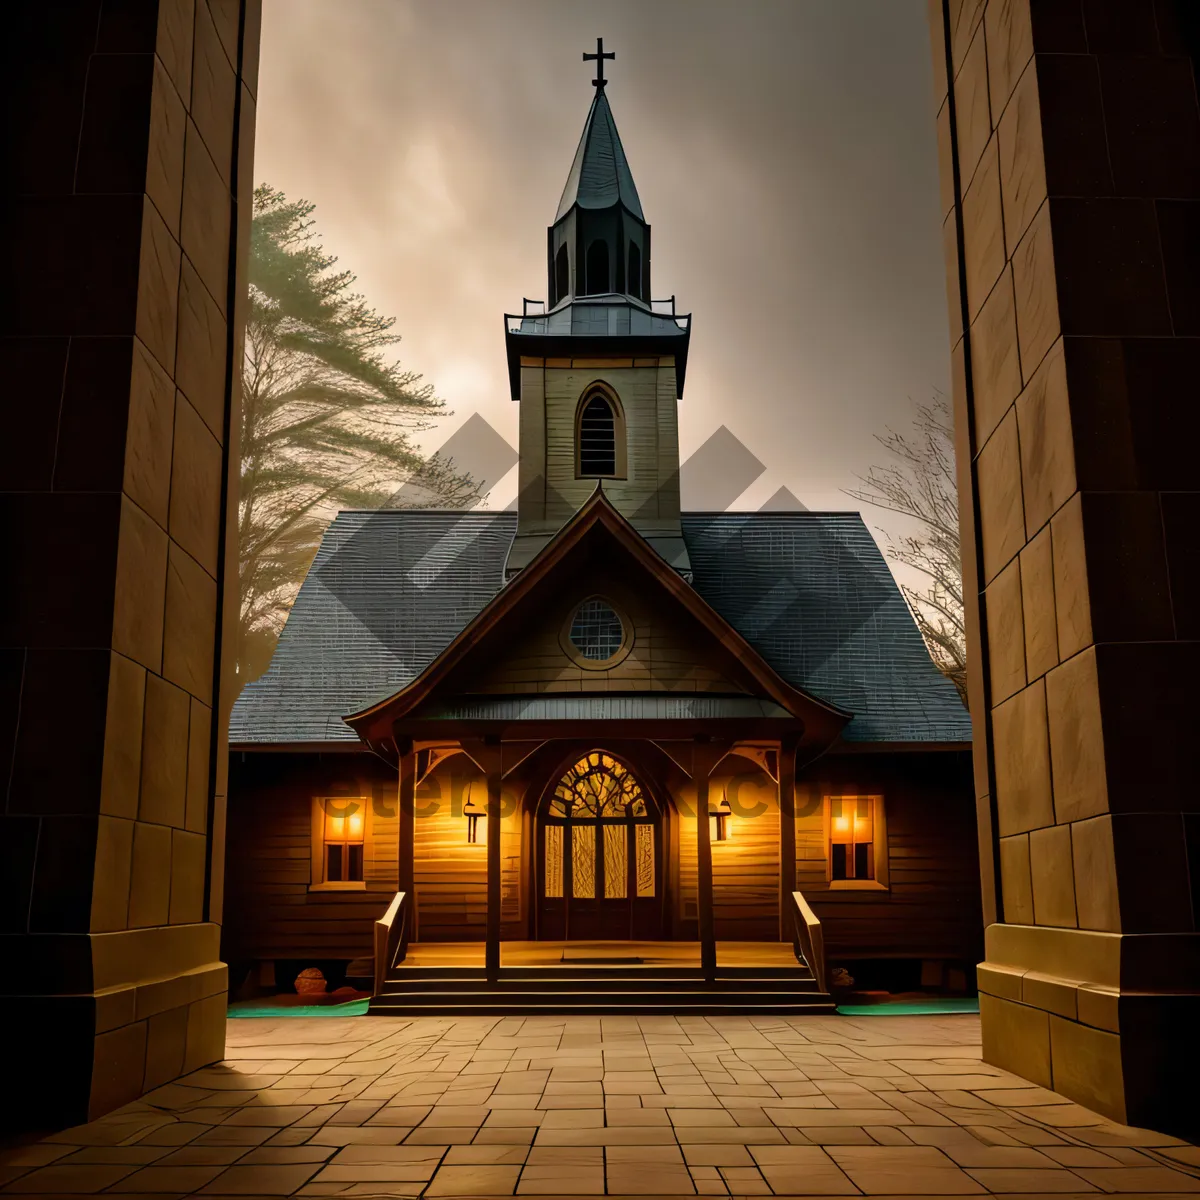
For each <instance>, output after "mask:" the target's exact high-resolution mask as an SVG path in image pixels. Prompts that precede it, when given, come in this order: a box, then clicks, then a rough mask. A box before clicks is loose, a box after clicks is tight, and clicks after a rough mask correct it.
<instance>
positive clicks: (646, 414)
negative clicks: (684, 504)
mask: <svg viewBox="0 0 1200 1200" xmlns="http://www.w3.org/2000/svg"><path fill="white" fill-rule="evenodd" d="M668 361H669V360H667V359H662V360H659V365H658V366H614V365H612V363H611V362H609V361H603V362H602V361H601V360H596V365H595V366H582V365H579V362H578V360H577V362H576V365H573V366H566V367H552V366H546V367H534V366H522V367H521V415H520V426H521V427H520V436H521V465H520V469H519V474H520V481H519V483H520V496H521V502H520V510H519V514H520V515H519V526H518V534H519V535H520V534H528V533H547V534H552V533H556V532H557V531H558V529H559V527H560V526H561V525H562V523H563V522H564V521H565V520H567V518H568V517H570V515H571V514H572V513H573V512H575V510H576V509H578V508H579V507H580V505H582V504H583V502H584V501H585V500H586V499H587V498H588V496H589V495H591V493H592V491H593V489H594V488H595V480H593V479H576V478H575V417H576V413H577V411H578V407H579V401H580V399H581V397H582V396H583V394H584V393H585V392H586V391H587V389H588V388H589V387H590V386H591V385H592V384H594V383H604V384H607V385H608V386H609V387H610V388H612V390H613V391H614V392H616V394H617V395H618V396H619V397H620V401H621V408H622V411H623V413H624V417H625V437H626V468H627V469H626V478H625V479H614V480H606V481H605V484H604V491H605V494H606V495H607V496H608V497H609V499H610V500H611V501H612V502H613V505H614V506H615V507H616V509H617V511H618V512H620V513H621V514H622V515H623V516H625V517H626V518H627V519H629V520H630V521H632V522H633V524H634V525H635V526H636V528H637V529H638V531H639V532H640V533H642V534H647V533H654V532H661V533H665V534H673V535H675V536H678V535H679V432H678V428H679V423H678V401H677V400H676V397H675V367H674V364H673V362H672V363H671V364H670V365H667V364H668Z"/></svg>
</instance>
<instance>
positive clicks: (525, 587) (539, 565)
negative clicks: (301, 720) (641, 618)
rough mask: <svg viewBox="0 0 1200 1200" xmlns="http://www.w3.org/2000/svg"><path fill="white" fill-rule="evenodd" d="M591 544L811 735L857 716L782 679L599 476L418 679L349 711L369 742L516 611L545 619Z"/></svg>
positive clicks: (827, 732) (492, 639) (510, 622)
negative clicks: (562, 582)
mask: <svg viewBox="0 0 1200 1200" xmlns="http://www.w3.org/2000/svg"><path fill="white" fill-rule="evenodd" d="M584 547H586V550H587V553H588V554H595V553H596V550H597V548H598V547H603V548H605V549H606V550H609V551H611V550H616V552H617V554H618V558H617V560H616V561H617V562H618V563H619V564H620V571H621V573H622V574H624V575H625V576H626V578H627V579H636V580H637V581H638V586H639V587H644V588H648V589H649V590H650V591H651V592H654V593H655V594H657V595H659V596H660V597H662V598H663V599H664V600H665V601H666V602H667V603H668V604H669V605H670V606H671V607H670V609H669V611H670V612H671V613H672V617H673V619H674V620H680V619H682V620H684V621H687V620H689V619H690V620H691V621H694V622H695V623H696V624H697V625H698V626H699V627H700V629H702V630H703V631H704V633H705V635H706V636H707V637H708V638H710V639H712V641H713V643H714V644H715V646H716V648H717V650H718V652H719V654H720V655H721V656H723V657H725V658H726V660H727V662H728V664H729V666H730V668H731V669H732V670H733V671H734V672H735V673H736V674H738V675H741V676H742V677H743V679H744V681H745V682H748V683H750V685H751V687H752V688H753V689H754V690H755V691H757V692H760V693H761V694H762V695H763V696H764V697H765V698H768V699H770V700H772V701H774V703H775V704H777V705H779V706H780V707H781V708H782V709H783V710H784V713H785V715H790V716H792V717H795V718H797V719H798V720H800V721H801V722H802V723H803V726H804V730H805V740H806V741H809V740H810V739H811V740H812V741H813V742H815V743H819V744H820V745H822V746H824V745H828V744H829V743H830V742H832V741H833V739H834V738H835V737H836V736H837V734H838V732H839V731H840V730H841V728H842V726H843V725H844V724H845V723H846V721H847V720H848V719H849V717H850V716H851V714H850V713H848V712H842V711H840V710H838V708H837V707H836V706H835V705H830V704H828V703H826V702H824V701H822V700H820V699H817V698H816V697H813V696H809V695H808V694H807V693H805V692H804V690H803V689H801V688H797V687H795V686H794V685H792V684H790V683H788V682H787V681H786V680H784V679H781V678H780V677H779V675H778V674H777V673H776V672H775V670H774V669H773V668H772V667H771V665H770V663H768V662H767V661H766V660H765V659H764V658H763V657H762V655H760V654H759V653H758V652H757V651H756V650H755V649H754V647H753V646H751V645H750V644H749V643H748V642H747V641H746V640H745V639H744V638H743V637H742V636H741V634H739V633H738V632H737V630H736V629H734V628H733V627H732V626H730V625H729V623H728V622H727V621H726V620H725V619H724V618H723V617H722V616H721V614H720V613H718V612H717V611H716V610H715V609H713V608H712V607H711V606H710V605H709V604H707V603H706V602H705V601H704V599H703V598H702V597H701V596H700V595H699V594H698V593H697V592H696V591H695V589H694V588H692V587H690V586H689V585H688V584H687V583H685V582H684V581H683V579H682V578H681V577H680V575H679V573H678V572H677V571H676V570H675V569H674V568H673V567H671V566H669V565H668V564H667V563H666V562H665V561H664V560H663V559H662V558H661V557H659V555H658V554H657V553H655V551H654V550H653V549H652V548H651V547H650V545H649V543H648V542H647V541H646V540H645V539H644V538H643V537H642V536H641V535H640V534H639V533H638V532H637V531H636V530H635V529H634V528H633V526H632V525H631V524H630V523H629V522H628V521H627V520H626V519H625V518H624V517H623V516H622V515H621V514H620V513H619V512H618V511H617V510H616V509H615V508H614V507H613V505H612V502H611V501H610V500H609V499H608V497H607V496H606V495H605V494H604V488H603V485H601V484H600V483H599V482H598V483H597V487H596V490H595V491H594V492H593V493H592V494H591V496H589V497H588V499H587V500H586V501H585V502H584V503H583V504H582V505H581V506H580V508H579V509H578V511H577V512H576V513H575V514H574V516H572V517H571V519H570V520H569V521H567V523H566V524H565V525H563V527H562V528H561V529H560V530H559V531H558V532H557V533H556V534H555V535H554V537H553V538H552V539H551V540H550V541H549V542H547V543H546V545H545V546H543V547H542V549H541V550H540V551H539V552H538V553H537V554H536V555H535V556H534V558H533V559H532V560H531V561H530V562H529V563H528V565H527V566H525V567H524V568H523V569H522V571H521V572H520V574H518V575H517V576H516V578H515V579H513V580H512V581H511V582H509V583H508V584H507V585H506V587H505V588H504V589H503V590H502V591H500V592H498V593H497V594H496V595H495V596H494V597H493V598H492V599H491V600H490V601H489V602H488V604H487V605H486V606H485V607H484V609H483V610H482V611H481V612H479V613H477V614H476V616H475V617H473V618H472V619H471V621H470V622H469V623H468V624H467V626H466V627H465V628H464V629H463V630H462V631H461V632H460V633H459V634H458V635H457V636H456V637H455V638H454V640H453V641H452V642H451V643H450V645H449V646H447V647H446V649H445V650H444V651H443V652H442V653H441V654H440V655H439V656H438V657H437V658H436V659H435V660H434V661H433V662H431V663H430V664H429V665H428V666H427V667H426V668H425V670H424V671H422V672H421V673H420V675H418V676H417V678H415V679H414V680H413V681H412V682H411V683H409V684H406V685H405V686H404V687H403V688H400V689H398V690H397V691H396V692H395V693H394V694H393V695H391V696H389V697H386V698H385V699H384V700H381V701H380V702H378V703H377V704H375V705H372V706H369V707H368V708H366V709H364V710H362V711H361V712H357V713H354V714H350V715H347V717H346V720H347V722H348V723H349V724H350V725H351V726H353V728H354V730H355V732H356V733H357V734H358V735H359V737H361V738H363V739H364V740H365V741H368V742H371V741H382V740H384V739H386V738H388V737H390V736H391V735H392V728H393V725H392V722H393V721H394V720H396V719H398V718H401V717H407V716H411V715H413V713H414V711H415V710H416V709H417V707H418V706H419V705H421V704H422V703H423V702H424V701H426V700H429V699H436V698H438V697H439V690H440V689H441V687H442V685H443V684H445V683H447V681H449V680H452V679H454V678H455V676H456V672H459V673H460V669H461V667H462V666H463V664H464V663H466V662H467V661H468V660H470V659H472V658H473V657H474V656H475V655H477V654H478V653H479V652H480V651H481V650H482V649H483V648H484V647H486V646H488V645H489V643H497V642H499V643H500V644H505V642H504V639H505V638H506V637H507V636H509V635H510V634H511V632H512V631H513V629H514V618H515V617H516V618H518V619H519V615H520V614H523V613H526V612H532V613H534V614H536V615H537V617H538V619H539V620H541V619H544V613H545V609H543V608H539V607H538V605H539V603H540V600H541V598H542V597H543V596H544V594H545V591H546V588H547V586H550V587H553V586H554V584H555V583H556V581H557V579H558V578H559V575H558V572H559V570H560V568H561V569H563V570H569V569H571V567H570V564H572V563H574V564H575V569H578V564H579V561H580V560H579V558H578V556H577V555H576V554H575V551H577V550H580V549H581V548H584ZM584 561H586V559H585V560H584Z"/></svg>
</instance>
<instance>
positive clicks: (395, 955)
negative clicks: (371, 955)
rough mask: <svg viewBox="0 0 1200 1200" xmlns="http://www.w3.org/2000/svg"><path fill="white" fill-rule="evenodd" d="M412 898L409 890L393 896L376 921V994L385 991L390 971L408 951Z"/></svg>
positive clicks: (402, 959)
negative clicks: (385, 909) (384, 987)
mask: <svg viewBox="0 0 1200 1200" xmlns="http://www.w3.org/2000/svg"><path fill="white" fill-rule="evenodd" d="M411 908H412V900H411V898H410V896H409V894H408V893H407V892H397V893H396V894H395V896H393V897H392V902H391V904H389V905H388V907H387V912H385V913H384V914H383V916H382V917H380V918H379V920H378V921H376V922H375V993H374V994H375V995H376V996H378V995H379V994H380V993H381V992H382V991H383V985H384V983H385V982H386V981H387V976H388V972H389V971H390V970H391V969H392V968H393V967H394V966H395V965H396V964H397V963H398V962H403V961H404V956H405V955H406V954H407V953H408V932H409V925H410V920H409V916H410V910H411Z"/></svg>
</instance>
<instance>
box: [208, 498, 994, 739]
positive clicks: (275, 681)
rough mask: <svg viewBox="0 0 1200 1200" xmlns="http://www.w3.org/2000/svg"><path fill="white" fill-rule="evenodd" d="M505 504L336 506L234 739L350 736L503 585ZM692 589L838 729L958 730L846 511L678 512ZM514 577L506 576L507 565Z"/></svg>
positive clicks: (510, 516) (884, 571)
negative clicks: (826, 707) (840, 725)
mask: <svg viewBox="0 0 1200 1200" xmlns="http://www.w3.org/2000/svg"><path fill="white" fill-rule="evenodd" d="M516 522H517V517H516V513H515V512H496V513H491V512H430V511H422V510H414V509H407V510H405V509H399V510H385V511H378V512H343V513H339V514H338V516H337V518H336V519H335V520H334V522H333V523H332V524H331V525H330V527H329V529H328V530H327V531H326V533H325V537H324V539H323V541H322V543H321V547H320V550H319V551H318V553H317V557H316V561H315V562H314V564H313V567H312V569H311V570H310V571H309V574H308V577H307V579H305V581H304V584H303V586H302V587H301V589H300V594H299V595H298V596H297V598H296V602H295V604H294V605H293V606H292V611H291V615H290V616H289V618H288V622H287V625H286V626H285V628H284V631H283V636H282V637H281V638H280V641H279V647H278V649H277V650H276V652H275V657H274V659H273V660H272V662H271V667H270V669H269V670H268V671H267V673H266V674H265V675H264V676H263V677H262V678H261V679H258V680H256V681H255V682H253V683H251V684H249V685H248V686H247V687H246V688H245V690H244V691H243V692H242V694H241V696H240V697H239V698H238V701H237V703H236V704H235V705H234V709H233V716H232V719H231V721H230V735H229V736H230V741H231V742H232V743H233V744H235V745H287V744H293V745H294V744H307V743H332V744H337V743H342V744H346V743H354V742H355V741H356V738H355V735H354V732H353V730H352V729H350V727H349V726H348V725H347V724H346V723H345V722H344V721H343V720H342V718H343V717H344V716H345V715H346V714H348V713H353V712H357V711H359V710H360V709H363V708H365V707H367V706H369V705H371V704H372V703H374V702H377V701H379V700H381V699H383V698H385V697H387V696H390V695H392V694H393V693H395V692H396V691H398V690H399V689H401V688H403V687H405V686H406V685H407V684H409V683H411V682H412V681H413V680H414V679H416V677H417V676H418V675H419V674H420V673H421V671H422V670H424V669H425V667H427V666H428V665H429V664H430V663H431V662H432V661H433V660H434V659H435V658H436V657H437V656H438V655H439V654H440V653H441V652H442V651H443V650H444V649H445V648H446V647H447V646H448V645H449V644H450V642H451V641H452V640H453V639H454V638H455V636H457V634H458V633H459V632H460V631H461V630H462V629H463V628H464V627H465V626H466V625H467V624H468V622H469V621H470V620H471V619H472V618H473V617H474V616H475V615H476V614H477V613H478V612H480V611H481V610H482V609H483V607H484V605H485V604H487V603H488V602H489V601H490V600H491V599H492V597H493V596H495V595H496V593H497V592H498V591H500V589H501V587H502V586H503V572H504V561H505V558H506V556H507V553H508V548H509V545H510V544H511V542H512V538H513V535H514V533H515V532H516ZM682 528H683V537H684V541H685V542H686V543H687V546H688V553H689V556H690V558H691V562H692V569H693V572H694V587H695V589H696V591H697V592H698V593H699V594H700V596H701V597H702V598H703V599H704V600H706V601H707V602H708V604H709V605H711V606H712V608H714V609H715V610H716V611H717V612H718V613H720V614H721V616H722V617H723V618H724V619H725V620H726V621H727V622H728V623H729V624H730V625H732V626H733V628H734V629H736V630H737V631H738V632H739V633H740V634H741V635H742V636H743V637H744V638H745V639H746V641H747V642H749V643H750V644H751V645H752V646H753V647H754V648H755V649H756V650H757V651H758V653H759V654H761V655H762V657H763V658H764V659H766V661H767V662H768V663H770V664H771V666H772V667H773V669H774V670H775V671H776V672H777V673H778V674H779V675H780V676H781V678H783V679H784V680H786V681H787V682H789V683H791V684H792V685H793V686H795V687H797V688H800V689H802V690H804V691H806V692H809V693H811V694H812V695H815V696H819V697H821V698H822V699H823V700H826V701H828V702H829V703H832V704H835V705H837V706H839V707H841V708H843V709H847V710H849V711H850V712H852V713H854V717H853V718H852V720H851V721H850V723H849V724H848V725H847V726H846V727H845V728H844V729H843V731H842V737H843V738H844V739H845V740H847V741H853V742H871V743H880V742H886V743H905V742H907V743H922V742H958V743H964V744H965V743H968V742H969V741H970V738H971V731H970V721H969V718H968V716H967V713H966V711H965V709H964V708H963V707H962V704H961V703H960V701H959V699H958V694H957V692H956V691H955V689H954V687H953V686H952V685H951V684H950V683H949V681H947V680H946V679H945V678H944V677H943V676H942V675H941V674H940V672H939V671H938V670H937V668H936V667H935V666H934V665H933V663H932V662H931V661H930V659H929V655H928V653H927V652H926V650H925V645H924V643H923V642H922V640H921V635H920V634H919V632H918V631H917V628H916V625H915V624H914V623H913V619H912V616H911V614H910V613H909V611H908V607H907V605H906V604H905V602H904V598H903V597H902V596H901V594H900V591H899V589H898V588H897V586H896V584H895V581H894V580H893V579H892V576H891V572H890V571H889V570H888V568H887V564H886V563H885V562H884V560H883V556H882V555H881V554H880V552H879V549H878V547H877V546H876V545H875V542H874V539H873V538H872V537H871V535H870V533H869V532H868V530H867V528H866V526H865V525H864V524H863V521H862V518H861V517H860V516H859V515H858V514H857V513H812V512H795V513H790V512H789V513H728V512H725V513H685V514H684V515H683V518H682ZM518 578H519V577H518Z"/></svg>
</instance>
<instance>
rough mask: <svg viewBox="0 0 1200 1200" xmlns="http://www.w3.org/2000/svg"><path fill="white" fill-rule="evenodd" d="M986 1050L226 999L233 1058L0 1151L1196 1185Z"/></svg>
mask: <svg viewBox="0 0 1200 1200" xmlns="http://www.w3.org/2000/svg"><path fill="white" fill-rule="evenodd" d="M979 1053H980V1048H979V1018H978V1017H974V1016H947V1017H871V1018H863V1019H854V1018H847V1017H838V1018H825V1017H790V1018H789V1017H723V1018H722V1017H575V1016H569V1017H551V1016H538V1017H528V1018H512V1017H505V1018H498V1017H488V1018H480V1017H474V1018H469V1019H455V1020H452V1019H438V1018H432V1017H424V1018H415V1019H412V1020H403V1019H395V1018H373V1017H359V1018H315V1019H314V1018H288V1019H281V1020H273V1019H267V1018H256V1019H246V1020H236V1021H231V1022H230V1023H229V1034H228V1043H227V1055H228V1057H227V1058H226V1060H225V1061H224V1062H222V1063H220V1064H219V1065H216V1066H213V1067H207V1068H204V1069H203V1070H200V1071H196V1072H194V1073H193V1074H191V1075H189V1076H187V1077H186V1078H185V1079H182V1080H180V1081H178V1082H177V1083H172V1084H168V1085H167V1086H165V1087H162V1088H159V1089H158V1090H157V1091H155V1092H152V1093H150V1094H149V1095H147V1096H145V1097H143V1098H142V1099H141V1100H139V1101H137V1102H135V1103H133V1104H130V1105H127V1106H126V1107H125V1108H122V1109H120V1110H118V1111H117V1112H114V1113H111V1114H109V1115H108V1116H106V1117H104V1118H103V1119H101V1120H98V1121H93V1122H91V1123H90V1124H88V1125H81V1126H78V1127H77V1128H74V1129H68V1130H66V1131H64V1132H62V1133H58V1134H55V1135H53V1136H52V1137H49V1138H46V1139H45V1140H43V1141H40V1142H37V1143H34V1144H30V1145H26V1146H23V1147H20V1148H17V1149H9V1150H0V1185H2V1186H0V1190H2V1191H3V1193H4V1194H13V1195H16V1194H38V1195H42V1196H46V1195H52V1196H58V1197H63V1196H74V1195H95V1194H103V1195H106V1196H130V1197H132V1196H137V1197H141V1198H143V1200H144V1198H145V1197H147V1196H158V1197H183V1196H192V1195H197V1196H272V1197H274V1196H360V1197H397V1196H404V1197H417V1196H421V1197H425V1196H428V1197H443V1196H474V1197H486V1196H510V1195H514V1194H515V1195H518V1196H560V1197H573V1196H598V1195H604V1194H607V1195H617V1196H629V1197H633V1196H638V1197H644V1196H667V1195H689V1196H690V1195H696V1194H699V1195H703V1196H769V1195H776V1196H805V1197H813V1196H857V1195H863V1194H865V1195H870V1196H906V1197H913V1196H946V1195H954V1196H958V1195H964V1196H966V1195H1000V1196H1010V1195H1011V1196H1020V1197H1023V1198H1024V1200H1029V1198H1030V1197H1037V1196H1050V1195H1053V1196H1055V1197H1059V1198H1061V1197H1064V1196H1085V1195H1097V1194H1101V1193H1125V1194H1132V1195H1138V1196H1146V1195H1152V1196H1186V1195H1196V1194H1197V1193H1200V1149H1198V1148H1197V1147H1195V1146H1192V1145H1189V1144H1187V1143H1185V1142H1181V1141H1179V1140H1178V1139H1176V1138H1171V1137H1168V1136H1166V1135H1164V1134H1156V1133H1151V1132H1149V1131H1147V1130H1141V1129H1133V1128H1129V1127H1127V1126H1122V1125H1116V1124H1114V1123H1112V1122H1111V1121H1108V1120H1106V1119H1105V1118H1103V1117H1100V1116H1098V1115H1096V1114H1095V1113H1092V1112H1089V1111H1088V1110H1087V1109H1084V1108H1081V1107H1080V1106H1079V1105H1077V1104H1072V1103H1071V1102H1070V1101H1067V1100H1065V1099H1064V1098H1063V1097H1061V1096H1058V1095H1056V1094H1054V1093H1053V1092H1048V1091H1046V1090H1044V1089H1043V1088H1039V1087H1035V1086H1032V1085H1030V1084H1029V1083H1027V1082H1026V1081H1024V1080H1021V1079H1018V1078H1016V1077H1015V1076H1012V1075H1009V1074H1007V1073H1006V1072H1004V1071H1001V1070H998V1069H997V1068H994V1067H989V1066H987V1065H985V1064H983V1063H982V1062H981V1061H980V1057H979ZM1190 1099H1191V1101H1192V1102H1194V1097H1192V1098H1190ZM1181 1102H1189V1100H1188V1099H1187V1098H1181Z"/></svg>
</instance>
